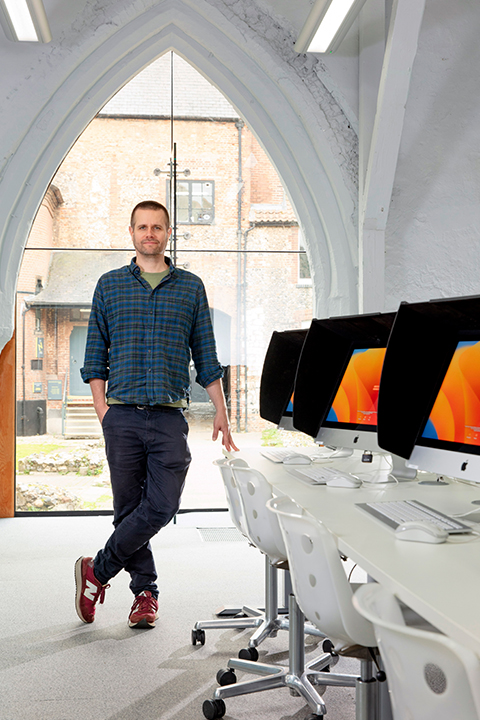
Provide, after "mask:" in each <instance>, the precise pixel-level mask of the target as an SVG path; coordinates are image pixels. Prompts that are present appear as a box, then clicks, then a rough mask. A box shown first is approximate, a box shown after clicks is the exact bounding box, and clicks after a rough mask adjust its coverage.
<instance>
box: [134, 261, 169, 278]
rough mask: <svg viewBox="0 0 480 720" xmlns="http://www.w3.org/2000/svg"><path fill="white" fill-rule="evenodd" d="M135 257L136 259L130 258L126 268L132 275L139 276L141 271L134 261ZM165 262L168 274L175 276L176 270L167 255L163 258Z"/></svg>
mask: <svg viewBox="0 0 480 720" xmlns="http://www.w3.org/2000/svg"><path fill="white" fill-rule="evenodd" d="M136 259H137V258H136V257H134V258H132V260H131V262H130V265H129V266H128V269H129V270H130V272H131V273H132V274H133V275H135V277H137V278H139V277H140V275H141V272H142V271H141V270H140V268H139V266H138V265H137V263H136V262H135V260H136ZM165 263H166V265H167V266H168V269H169V272H170V275H172V276H173V277H176V276H177V274H178V273H177V270H176V268H175V267H174V266H173V265H172V261H171V259H170V258H169V257H166V258H165Z"/></svg>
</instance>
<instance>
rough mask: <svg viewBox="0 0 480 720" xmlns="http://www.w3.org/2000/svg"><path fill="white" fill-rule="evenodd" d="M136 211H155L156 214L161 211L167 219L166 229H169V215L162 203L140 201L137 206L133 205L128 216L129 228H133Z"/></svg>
mask: <svg viewBox="0 0 480 720" xmlns="http://www.w3.org/2000/svg"><path fill="white" fill-rule="evenodd" d="M137 210H155V211H157V212H158V211H159V210H163V212H164V213H165V217H166V218H167V228H169V227H170V215H169V213H168V210H167V208H166V207H165V205H162V203H159V202H157V201H156V200H142V202H139V203H138V205H135V207H134V208H133V210H132V214H131V216H130V227H132V228H133V227H134V222H135V213H136V212H137Z"/></svg>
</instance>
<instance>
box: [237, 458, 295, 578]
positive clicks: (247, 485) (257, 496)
mask: <svg viewBox="0 0 480 720" xmlns="http://www.w3.org/2000/svg"><path fill="white" fill-rule="evenodd" d="M231 469H232V473H233V477H234V478H235V482H236V484H237V487H238V490H239V492H240V498H241V503H242V507H243V514H244V518H245V523H246V528H247V534H248V537H249V539H250V541H251V542H252V543H253V544H254V545H255V546H256V547H257V548H258V549H259V550H261V552H263V553H265V555H267V556H268V558H269V559H270V562H271V563H272V564H275V563H278V562H282V561H285V560H286V559H287V553H286V550H285V544H284V542H283V537H282V533H281V531H280V526H279V524H278V520H277V518H276V517H275V515H272V513H270V512H268V510H267V508H266V503H267V501H268V500H270V499H271V498H272V488H271V485H270V483H269V482H268V481H267V479H266V478H265V477H264V475H262V473H261V472H259V471H258V470H254V469H253V468H250V467H240V466H238V465H232V466H231Z"/></svg>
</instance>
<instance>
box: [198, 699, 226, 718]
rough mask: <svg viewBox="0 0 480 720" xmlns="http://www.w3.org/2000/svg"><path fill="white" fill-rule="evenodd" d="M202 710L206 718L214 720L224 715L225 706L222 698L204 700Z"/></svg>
mask: <svg viewBox="0 0 480 720" xmlns="http://www.w3.org/2000/svg"><path fill="white" fill-rule="evenodd" d="M202 710H203V714H204V716H205V717H206V718H207V720H216V718H221V717H223V716H224V715H225V712H226V710H227V708H226V707H225V703H224V702H223V700H205V702H204V703H203V706H202Z"/></svg>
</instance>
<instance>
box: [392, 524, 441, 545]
mask: <svg viewBox="0 0 480 720" xmlns="http://www.w3.org/2000/svg"><path fill="white" fill-rule="evenodd" d="M395 537H396V538H397V539H398V540H410V541H411V542H424V543H444V542H445V541H446V540H447V538H448V532H447V531H446V530H444V529H443V528H441V527H439V526H438V525H435V523H433V522H430V521H429V520H406V521H405V522H403V523H400V525H399V526H398V527H397V528H396V529H395Z"/></svg>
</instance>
